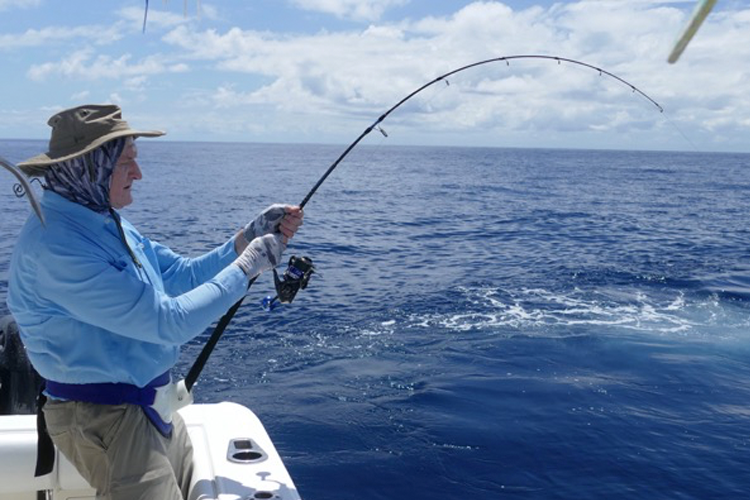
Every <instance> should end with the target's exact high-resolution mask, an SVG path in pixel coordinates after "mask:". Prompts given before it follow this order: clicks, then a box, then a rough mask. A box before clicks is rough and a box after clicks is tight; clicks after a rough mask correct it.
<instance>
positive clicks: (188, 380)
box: [185, 54, 664, 391]
mask: <svg viewBox="0 0 750 500" xmlns="http://www.w3.org/2000/svg"><path fill="white" fill-rule="evenodd" d="M515 59H543V60H552V61H557V63H558V64H560V63H562V62H565V63H570V64H574V65H577V66H581V67H584V68H588V69H591V70H593V71H597V72H598V73H599V76H602V75H606V76H608V77H610V78H613V79H614V80H616V81H618V82H620V83H622V84H623V85H625V86H627V87H629V88H630V89H631V90H632V91H633V92H634V93H637V94H639V95H641V96H642V97H643V98H645V99H646V100H648V101H649V102H650V103H651V104H653V105H654V106H655V107H656V108H657V109H658V110H659V112H660V113H663V112H664V108H662V107H661V105H659V103H657V102H656V101H655V100H653V99H652V98H651V97H649V96H648V95H647V94H646V93H645V92H643V91H642V90H641V89H639V88H638V87H636V86H635V85H633V84H631V83H630V82H628V81H626V80H624V79H622V78H620V77H619V76H617V75H615V74H613V73H610V72H609V71H605V70H603V69H601V68H599V67H597V66H594V65H592V64H588V63H585V62H581V61H577V60H575V59H568V58H566V57H558V56H550V55H541V54H522V55H512V56H504V57H493V58H491V59H485V60H483V61H479V62H475V63H472V64H467V65H466V66H461V67H460V68H457V69H454V70H451V71H449V72H447V73H444V74H442V75H440V76H438V77H437V78H435V79H433V80H431V81H429V82H427V83H425V84H424V85H422V86H421V87H419V88H417V89H416V90H414V91H413V92H411V93H410V94H408V95H407V96H406V97H404V98H403V99H401V100H400V101H398V102H397V103H396V104H395V105H393V106H392V107H391V108H390V109H388V110H387V111H386V112H385V113H383V114H382V115H380V116H379V117H378V118H377V120H375V121H374V122H373V123H372V125H370V126H369V127H367V128H365V129H364V130H363V131H362V133H361V134H360V135H359V136H358V137H357V138H356V139H355V140H354V142H352V143H351V144H350V145H349V146H348V147H347V148H346V149H345V150H344V152H343V153H341V155H340V156H339V157H338V158H337V159H336V161H334V162H333V163H332V164H331V166H330V167H328V170H326V171H325V173H324V174H323V175H322V176H321V177H320V179H318V182H316V183H315V185H314V186H313V187H312V189H311V190H310V191H309V192H308V193H307V195H306V196H305V197H304V199H303V200H302V202H301V203H300V204H299V207H300V208H304V207H305V205H307V202H309V201H310V198H312V196H313V195H314V194H315V193H316V192H317V191H318V188H320V186H321V185H322V184H323V183H324V182H325V180H326V179H327V178H328V177H329V176H330V175H331V174H332V173H333V171H334V170H335V169H336V167H338V166H339V164H340V163H341V162H342V161H343V160H344V158H346V156H347V155H348V154H349V153H350V152H351V151H352V149H354V148H355V147H356V146H357V145H358V144H359V143H360V142H361V141H362V139H364V138H365V137H366V136H367V135H369V134H370V132H372V131H373V130H378V131H379V132H380V133H382V134H383V135H384V136H385V137H388V134H386V132H385V131H384V130H383V129H382V128H380V124H381V123H382V122H383V121H384V120H385V119H386V118H387V117H388V116H389V115H390V114H391V113H393V112H394V111H396V110H397V109H398V108H399V107H401V106H402V105H403V104H404V103H405V102H407V101H408V100H409V99H411V98H412V97H414V96H415V95H417V94H419V93H420V92H422V91H423V90H425V89H427V88H428V87H431V86H432V85H434V84H436V83H438V82H442V81H445V82H446V83H449V82H448V80H447V79H448V77H450V76H453V75H455V74H456V73H460V72H462V71H466V70H468V69H471V68H475V67H477V66H483V65H485V64H491V63H498V62H505V63H506V64H507V65H508V66H510V61H512V60H515ZM313 272H314V267H313V266H312V261H310V259H308V258H306V257H302V258H297V257H294V256H293V257H292V258H291V259H290V260H289V266H288V268H287V270H286V271H285V272H284V275H283V279H282V278H279V277H278V274H277V273H276V270H275V269H274V284H275V286H276V291H277V297H278V298H279V299H280V300H281V302H282V303H289V302H291V301H292V300H294V297H295V295H296V293H297V291H298V290H300V289H304V288H305V287H306V286H307V282H308V281H309V279H310V276H311V274H312V273H313ZM256 279H257V277H256V278H253V279H252V280H250V283H249V284H248V289H250V287H251V286H252V285H253V283H254V282H255V280H256ZM243 300H244V297H243V298H242V299H240V300H239V301H237V302H236V303H235V304H234V305H233V306H232V307H231V308H230V309H229V310H228V311H227V312H226V314H224V316H222V318H221V319H220V320H219V322H218V323H217V325H216V327H215V328H214V331H213V333H212V334H211V337H210V338H209V340H208V342H207V343H206V345H205V346H204V347H203V350H202V351H201V353H200V355H199V356H198V358H197V359H196V361H195V363H194V364H193V366H192V368H190V371H189V372H188V374H187V376H186V377H185V386H186V387H187V390H188V391H190V390H191V389H192V387H193V385H194V384H195V382H196V380H197V379H198V376H199V375H200V373H201V371H202V370H203V367H204V366H205V364H206V361H207V360H208V357H209V356H210V355H211V352H212V351H213V349H214V347H216V343H217V342H218V341H219V338H221V335H222V334H223V333H224V330H225V329H226V327H227V326H228V325H229V323H230V322H231V321H232V318H233V317H234V315H235V314H236V313H237V310H238V309H239V307H240V305H242V301H243ZM273 301H274V299H271V300H270V301H269V300H268V298H267V299H266V300H265V301H264V305H267V306H268V308H269V309H270V308H271V306H272V305H273Z"/></svg>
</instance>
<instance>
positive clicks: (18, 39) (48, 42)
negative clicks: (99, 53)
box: [0, 26, 122, 51]
mask: <svg viewBox="0 0 750 500" xmlns="http://www.w3.org/2000/svg"><path fill="white" fill-rule="evenodd" d="M120 38H122V34H121V33H120V30H119V28H118V27H117V26H77V27H74V28H69V27H60V26H50V27H46V28H42V29H39V30H35V29H30V30H27V31H26V32H24V33H21V34H0V50H7V51H10V50H19V49H23V48H28V47H52V46H54V45H55V44H60V43H70V42H76V43H81V42H85V43H86V44H94V45H106V44H109V43H112V42H114V41H117V40H119V39H120Z"/></svg>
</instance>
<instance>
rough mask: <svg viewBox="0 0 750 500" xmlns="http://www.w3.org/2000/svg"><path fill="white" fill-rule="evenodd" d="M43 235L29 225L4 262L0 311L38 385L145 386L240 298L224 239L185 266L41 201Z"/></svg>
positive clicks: (75, 211) (97, 217)
mask: <svg viewBox="0 0 750 500" xmlns="http://www.w3.org/2000/svg"><path fill="white" fill-rule="evenodd" d="M41 204H42V209H43V211H44V215H45V218H46V227H42V226H41V223H40V222H39V220H38V219H37V218H36V217H30V218H29V219H28V221H27V222H26V224H25V225H24V227H23V229H22V230H21V234H20V236H19V238H18V242H17V243H16V246H15V247H14V251H13V257H12V259H11V267H10V278H9V290H8V299H7V303H8V308H9V309H10V311H11V313H12V314H13V316H14V318H15V319H16V322H17V323H18V326H19V330H20V333H21V339H22V340H23V342H24V344H25V345H26V350H27V353H28V356H29V359H30V361H31V363H32V365H33V366H34V368H36V370H37V371H38V372H39V374H40V375H41V376H42V377H44V378H45V379H47V380H53V381H55V382H64V383H72V384H84V383H102V382H124V383H129V384H134V385H137V386H139V387H143V386H145V385H146V384H147V383H148V382H149V381H151V380H153V379H154V378H156V377H157V376H159V375H160V374H162V373H164V372H166V371H168V370H169V369H170V368H172V367H173V366H174V364H175V363H176V361H177V358H178V356H179V349H180V346H181V345H182V344H184V343H185V342H187V341H188V340H190V339H192V338H194V337H196V336H197V335H199V334H200V333H201V332H203V331H204V330H205V329H206V328H207V327H208V326H209V325H211V323H213V322H214V321H216V320H217V319H218V318H219V317H220V316H221V315H222V314H224V313H225V312H226V311H227V309H229V308H230V307H231V306H232V304H234V303H235V302H237V301H238V300H239V299H241V298H242V296H243V295H244V294H245V292H246V291H247V283H248V280H247V277H246V276H245V274H244V273H243V272H242V270H241V269H240V268H239V267H238V266H234V265H229V264H231V263H232V262H233V261H234V259H235V258H236V257H237V254H236V252H235V250H234V241H233V239H230V240H229V241H227V242H226V243H224V244H223V245H221V246H219V247H218V248H216V249H215V250H213V251H211V252H208V253H206V254H205V255H203V256H201V257H198V258H194V259H188V258H183V257H180V256H179V255H177V254H175V253H174V252H172V251H171V250H170V249H169V248H167V247H165V246H163V245H160V244H158V243H156V242H152V241H149V240H148V239H147V238H144V237H143V236H142V235H141V234H140V233H138V231H136V229H135V228H134V227H133V226H132V225H131V224H130V223H129V222H127V221H126V220H125V219H122V220H121V224H122V228H123V230H124V232H125V235H126V238H127V241H128V244H129V245H130V248H131V249H132V250H133V252H134V254H135V255H136V257H137V259H138V260H139V261H140V263H141V265H142V267H138V266H137V265H136V264H135V263H134V262H133V260H132V258H131V256H130V254H129V253H128V251H127V249H126V248H125V245H124V244H123V242H122V240H121V238H120V235H119V233H118V229H117V225H116V223H115V221H114V219H113V218H112V217H111V216H110V215H102V214H99V213H96V212H94V211H92V210H89V209H88V208H85V207H83V206H81V205H78V204H76V203H73V202H71V201H68V200H67V199H65V198H63V197H61V196H59V195H58V194H56V193H53V192H50V191H46V192H45V193H44V196H43V198H42V203H41Z"/></svg>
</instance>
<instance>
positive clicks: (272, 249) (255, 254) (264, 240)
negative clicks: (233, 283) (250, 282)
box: [234, 233, 286, 279]
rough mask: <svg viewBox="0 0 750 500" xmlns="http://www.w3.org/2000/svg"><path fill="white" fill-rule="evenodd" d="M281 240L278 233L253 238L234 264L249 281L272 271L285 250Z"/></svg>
mask: <svg viewBox="0 0 750 500" xmlns="http://www.w3.org/2000/svg"><path fill="white" fill-rule="evenodd" d="M283 238H284V237H283V236H282V235H281V234H280V233H273V234H267V235H265V236H261V237H260V238H253V240H252V241H251V242H250V244H249V245H248V246H247V248H245V250H244V251H243V252H242V253H241V254H240V256H239V257H237V258H236V259H235V261H234V263H235V264H237V266H239V268H240V269H242V271H244V273H245V275H247V277H248V278H250V279H252V278H255V277H256V276H258V275H259V274H260V273H262V272H263V271H268V270H270V269H273V268H274V267H276V266H277V265H278V264H279V262H281V254H282V253H283V252H284V250H285V249H286V245H285V244H284V240H283Z"/></svg>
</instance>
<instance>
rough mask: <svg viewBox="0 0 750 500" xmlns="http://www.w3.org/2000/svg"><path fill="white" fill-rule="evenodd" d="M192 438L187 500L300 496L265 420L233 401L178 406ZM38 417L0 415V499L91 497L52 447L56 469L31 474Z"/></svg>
mask: <svg viewBox="0 0 750 500" xmlns="http://www.w3.org/2000/svg"><path fill="white" fill-rule="evenodd" d="M180 414H181V415H182V416H183V418H184V419H185V422H186V424H187V427H188V432H189V433H190V438H191V440H192V442H193V448H194V450H195V453H194V471H193V479H192V483H191V488H190V497H189V499H190V500H235V499H236V500H256V499H274V500H299V499H300V496H299V494H298V493H297V488H296V487H295V486H294V483H293V482H292V479H291V477H290V476H289V473H288V472H287V470H286V468H285V467H284V464H283V462H282V461H281V457H280V456H279V454H278V452H277V451H276V448H275V447H274V445H273V443H272V442H271V439H270V438H269V437H268V434H267V433H266V431H265V429H264V428H263V424H261V422H260V420H259V419H258V418H257V417H256V416H255V414H254V413H253V412H252V411H250V410H249V409H248V408H246V407H244V406H241V405H239V404H236V403H226V402H225V403H219V404H195V405H191V406H188V407H186V408H183V409H182V410H180ZM36 443H37V433H36V416H35V415H5V416H0V500H26V499H28V500H36V499H37V491H48V492H49V495H50V498H52V499H53V500H84V499H92V500H93V499H94V498H95V494H94V490H93V489H91V487H90V486H89V485H88V484H87V483H86V481H85V480H84V479H83V478H82V477H81V476H80V475H79V474H78V472H77V471H76V470H75V468H74V467H73V466H72V465H71V464H70V462H68V460H67V459H66V458H65V457H64V456H62V455H61V454H60V453H59V452H57V451H56V458H55V468H54V470H53V471H52V472H51V473H50V474H47V475H45V476H42V477H38V478H35V477H34V468H35V465H36Z"/></svg>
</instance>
